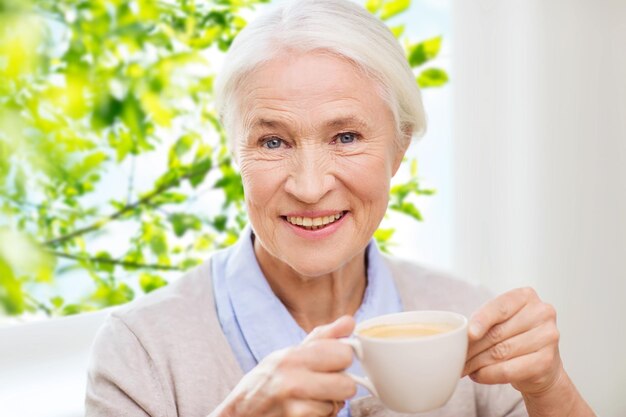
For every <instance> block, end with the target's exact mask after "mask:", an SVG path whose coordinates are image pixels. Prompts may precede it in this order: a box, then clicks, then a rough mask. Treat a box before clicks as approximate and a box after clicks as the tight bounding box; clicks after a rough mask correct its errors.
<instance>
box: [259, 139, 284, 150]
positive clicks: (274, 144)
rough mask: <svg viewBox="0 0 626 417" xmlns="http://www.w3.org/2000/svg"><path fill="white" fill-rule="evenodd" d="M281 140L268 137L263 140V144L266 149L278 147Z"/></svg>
mask: <svg viewBox="0 0 626 417" xmlns="http://www.w3.org/2000/svg"><path fill="white" fill-rule="evenodd" d="M282 143H283V140H282V139H278V138H269V139H268V140H266V141H265V142H263V146H264V147H265V148H267V149H278V148H280V145H282Z"/></svg>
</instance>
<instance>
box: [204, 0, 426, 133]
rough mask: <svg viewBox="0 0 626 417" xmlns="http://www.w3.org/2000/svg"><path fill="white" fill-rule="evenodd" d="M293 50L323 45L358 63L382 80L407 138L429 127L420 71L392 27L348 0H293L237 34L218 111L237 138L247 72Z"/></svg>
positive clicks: (219, 82) (220, 83) (218, 82)
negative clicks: (417, 73) (414, 69)
mask: <svg viewBox="0 0 626 417" xmlns="http://www.w3.org/2000/svg"><path fill="white" fill-rule="evenodd" d="M289 51H296V52H300V53H305V52H312V51H323V52H326V53H330V54H334V55H338V56H340V57H342V58H345V59H347V60H349V61H351V62H352V63H354V64H356V66H357V68H359V69H361V70H362V71H363V72H364V73H365V74H367V75H369V76H370V77H371V78H372V79H373V80H374V81H376V82H377V83H378V85H379V87H380V88H379V90H380V91H379V93H380V95H381V98H382V99H383V100H385V101H386V102H387V103H388V105H389V108H390V110H391V112H392V114H393V117H394V120H395V123H396V130H397V136H398V139H401V143H402V142H404V141H406V142H408V141H409V140H410V138H411V137H412V136H421V135H422V134H423V133H424V131H425V129H426V116H425V114H424V108H423V105H422V98H421V94H420V91H419V88H418V86H417V83H416V80H415V75H414V74H413V72H412V70H411V68H410V66H409V64H408V62H407V60H406V58H405V56H404V50H403V49H402V47H401V46H400V44H399V43H398V41H397V40H396V38H395V37H394V36H393V34H392V33H391V31H390V30H389V28H387V26H385V24H384V23H383V22H381V21H380V20H379V19H377V18H376V17H374V16H373V15H372V14H370V13H369V12H368V11H367V10H365V9H364V8H363V7H361V6H360V5H358V4H356V3H353V2H351V1H348V0H292V1H287V2H284V3H281V4H279V5H277V6H275V7H273V8H272V9H270V10H269V11H268V12H266V13H264V14H262V15H260V16H258V17H257V18H256V19H255V20H253V21H252V22H251V23H250V24H249V25H248V26H246V27H245V28H244V29H243V30H242V31H241V32H240V33H239V34H238V35H237V37H236V38H235V40H234V42H233V44H232V45H231V47H230V49H229V51H228V53H227V55H226V57H225V60H224V64H223V66H222V69H221V70H220V72H219V73H218V75H217V78H216V79H215V83H214V91H215V97H216V105H217V111H218V114H219V117H220V120H221V121H222V124H223V125H224V128H225V129H226V133H227V135H228V136H229V137H230V138H231V140H234V138H235V135H236V127H237V126H236V123H237V120H236V117H237V116H236V115H237V113H238V112H237V110H238V108H237V107H238V106H239V102H238V92H239V89H240V88H241V87H242V85H245V82H243V81H244V78H245V77H246V76H247V75H249V74H250V73H252V72H253V71H254V70H255V68H257V67H258V66H259V65H261V64H263V63H266V62H268V61H271V60H272V59H273V58H275V57H277V56H278V55H279V54H280V53H285V52H289ZM406 142H404V143H406Z"/></svg>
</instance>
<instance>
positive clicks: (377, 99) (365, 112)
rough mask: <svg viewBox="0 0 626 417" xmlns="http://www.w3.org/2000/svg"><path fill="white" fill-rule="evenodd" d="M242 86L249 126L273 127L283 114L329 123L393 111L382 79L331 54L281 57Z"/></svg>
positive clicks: (243, 124) (244, 124)
mask: <svg viewBox="0 0 626 417" xmlns="http://www.w3.org/2000/svg"><path fill="white" fill-rule="evenodd" d="M239 90H240V91H238V94H237V96H238V98H237V100H238V108H239V110H240V112H239V115H240V123H239V124H240V129H243V130H244V131H249V129H251V128H253V127H257V126H265V127H271V125H272V123H275V122H276V121H277V120H281V119H282V122H283V123H288V122H289V121H290V119H293V120H291V121H292V122H294V123H298V122H301V123H309V124H320V123H322V124H325V125H328V124H341V123H343V122H345V121H346V120H350V121H352V122H359V123H363V122H364V121H366V120H371V119H373V118H374V119H375V118H379V117H389V116H391V117H392V115H391V111H390V109H389V108H388V107H389V106H388V104H387V102H386V101H385V100H384V99H383V96H384V93H383V89H382V88H381V86H380V83H379V82H378V81H376V80H375V79H373V78H372V77H371V76H369V75H368V74H367V73H366V72H364V71H363V70H362V69H361V68H360V67H359V66H357V65H356V64H354V63H353V62H351V61H349V60H347V59H345V58H342V57H339V56H336V55H331V54H324V53H307V54H289V55H282V56H280V57H276V58H274V59H272V60H271V61H268V62H265V63H263V64H262V65H259V66H258V67H257V68H256V69H255V70H254V71H250V72H249V73H248V74H247V75H246V76H245V77H244V78H243V79H242V82H241V83H240V89H239ZM359 119H361V120H359ZM240 133H244V132H243V131H240Z"/></svg>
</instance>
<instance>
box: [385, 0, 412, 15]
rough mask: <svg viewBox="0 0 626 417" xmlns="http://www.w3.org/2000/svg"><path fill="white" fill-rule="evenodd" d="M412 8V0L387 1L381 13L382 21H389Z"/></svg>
mask: <svg viewBox="0 0 626 417" xmlns="http://www.w3.org/2000/svg"><path fill="white" fill-rule="evenodd" d="M409 6H411V0H390V1H387V2H386V3H385V4H384V5H383V8H382V11H381V13H380V18H381V19H382V20H387V19H390V18H392V17H393V16H396V15H398V14H400V13H402V12H404V11H405V10H407V9H408V8H409Z"/></svg>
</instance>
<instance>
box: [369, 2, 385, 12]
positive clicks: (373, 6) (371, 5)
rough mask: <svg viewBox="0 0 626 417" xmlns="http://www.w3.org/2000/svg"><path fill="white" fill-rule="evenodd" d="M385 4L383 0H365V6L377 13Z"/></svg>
mask: <svg viewBox="0 0 626 417" xmlns="http://www.w3.org/2000/svg"><path fill="white" fill-rule="evenodd" d="M382 5H383V0H367V1H366V2H365V8H366V9H367V10H368V11H369V12H370V13H373V14H374V13H377V12H378V11H379V10H380V8H381V7H382Z"/></svg>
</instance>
